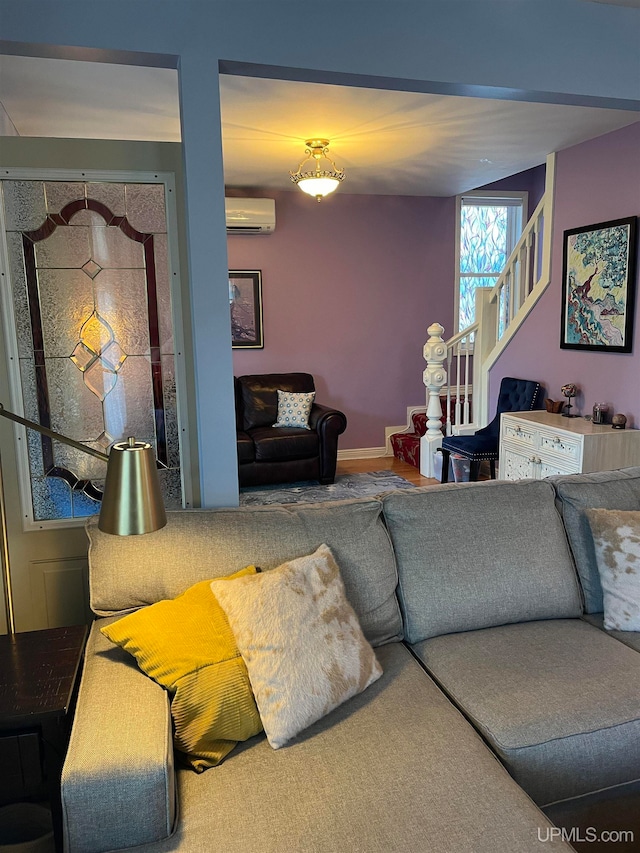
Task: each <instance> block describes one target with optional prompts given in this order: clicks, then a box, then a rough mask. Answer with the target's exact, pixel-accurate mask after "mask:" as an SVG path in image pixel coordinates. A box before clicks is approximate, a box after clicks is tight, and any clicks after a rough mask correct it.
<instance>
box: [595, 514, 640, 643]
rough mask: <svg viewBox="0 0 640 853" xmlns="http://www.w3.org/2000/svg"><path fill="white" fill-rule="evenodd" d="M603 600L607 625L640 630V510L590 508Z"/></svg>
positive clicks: (608, 626) (611, 627) (618, 628)
mask: <svg viewBox="0 0 640 853" xmlns="http://www.w3.org/2000/svg"><path fill="white" fill-rule="evenodd" d="M586 514H587V518H588V519H589V524H590V526H591V533H592V535H593V544H594V546H595V552H596V563H597V565H598V573H599V575H600V583H601V585H602V596H603V600H604V627H605V628H608V629H609V630H611V631H640V512H636V511H632V510H619V509H588V510H586Z"/></svg>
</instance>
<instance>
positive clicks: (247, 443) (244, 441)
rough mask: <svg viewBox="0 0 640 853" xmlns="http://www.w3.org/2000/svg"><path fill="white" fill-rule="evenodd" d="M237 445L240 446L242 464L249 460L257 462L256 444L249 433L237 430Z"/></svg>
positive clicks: (239, 452)
mask: <svg viewBox="0 0 640 853" xmlns="http://www.w3.org/2000/svg"><path fill="white" fill-rule="evenodd" d="M236 446H237V448H238V462H239V463H240V465H243V464H246V463H247V462H255V458H256V446H255V444H254V443H253V439H252V438H251V436H250V435H249V434H248V433H246V432H240V431H238V432H236Z"/></svg>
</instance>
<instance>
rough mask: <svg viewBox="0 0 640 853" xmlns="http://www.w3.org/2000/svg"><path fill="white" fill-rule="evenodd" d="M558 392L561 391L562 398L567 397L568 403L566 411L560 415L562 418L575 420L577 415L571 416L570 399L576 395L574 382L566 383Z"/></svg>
mask: <svg viewBox="0 0 640 853" xmlns="http://www.w3.org/2000/svg"><path fill="white" fill-rule="evenodd" d="M560 390H561V391H562V393H563V394H564V396H565V397H567V398H568V400H569V402H568V403H567V405H566V409H567V411H566V412H563V413H562V417H563V418H575V417H577V415H572V414H571V398H572V397H575V396H576V393H577V388H576V384H575V382H567V383H566V384H565V385H563V386H562V388H561V389H560Z"/></svg>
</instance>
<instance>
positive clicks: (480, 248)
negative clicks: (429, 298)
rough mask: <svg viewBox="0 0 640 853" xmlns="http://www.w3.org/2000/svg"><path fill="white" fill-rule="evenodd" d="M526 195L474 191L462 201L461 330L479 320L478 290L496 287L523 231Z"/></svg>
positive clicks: (459, 321)
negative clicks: (486, 194)
mask: <svg viewBox="0 0 640 853" xmlns="http://www.w3.org/2000/svg"><path fill="white" fill-rule="evenodd" d="M522 208H523V196H522V195H515V196H512V197H504V198H503V197H500V198H499V197H487V196H484V195H482V194H481V193H478V194H477V195H474V194H473V193H470V194H469V195H468V196H464V197H462V198H461V200H460V223H459V231H458V247H459V258H460V261H459V268H458V281H459V287H458V318H457V319H458V330H462V329H466V328H467V327H468V326H470V325H471V324H472V323H473V322H474V319H475V291H476V288H478V287H493V286H494V285H495V283H496V281H497V280H498V277H499V276H500V273H501V272H502V270H503V268H504V266H505V264H506V262H507V259H508V257H509V255H510V253H511V251H512V249H513V246H514V245H515V243H516V242H517V240H518V237H519V236H520V232H521V230H522Z"/></svg>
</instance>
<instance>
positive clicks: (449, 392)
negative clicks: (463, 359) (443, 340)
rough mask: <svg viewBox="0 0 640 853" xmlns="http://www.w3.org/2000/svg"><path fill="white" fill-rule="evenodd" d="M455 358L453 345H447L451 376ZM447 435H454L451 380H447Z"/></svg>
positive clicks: (448, 373)
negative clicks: (452, 363)
mask: <svg viewBox="0 0 640 853" xmlns="http://www.w3.org/2000/svg"><path fill="white" fill-rule="evenodd" d="M452 360H453V347H447V376H449V377H451V362H452ZM445 432H446V435H452V433H453V429H452V426H451V382H447V420H446V424H445Z"/></svg>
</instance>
